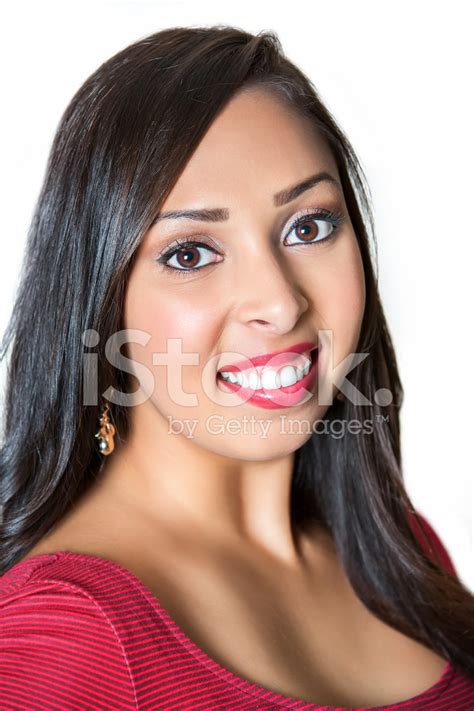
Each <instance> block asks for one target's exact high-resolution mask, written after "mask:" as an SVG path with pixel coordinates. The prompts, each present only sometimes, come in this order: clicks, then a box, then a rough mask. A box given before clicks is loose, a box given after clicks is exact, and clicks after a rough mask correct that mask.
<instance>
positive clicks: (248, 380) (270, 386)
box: [220, 353, 311, 390]
mask: <svg viewBox="0 0 474 711" xmlns="http://www.w3.org/2000/svg"><path fill="white" fill-rule="evenodd" d="M302 357H303V358H304V364H303V363H302V364H301V365H285V366H284V367H283V368H281V369H280V370H279V371H277V370H274V369H273V368H270V367H269V368H266V367H265V366H261V367H258V368H255V369H254V370H250V371H243V372H241V373H233V372H226V371H221V373H220V375H221V377H222V378H223V379H224V380H228V381H229V382H231V383H234V384H235V385H240V386H241V387H244V388H252V390H261V389H262V388H264V389H265V390H277V389H278V388H280V387H287V386H289V385H294V384H295V383H296V382H298V381H299V380H302V379H303V378H304V377H305V376H306V375H307V374H308V373H309V370H310V368H311V360H310V354H309V353H304V354H302Z"/></svg>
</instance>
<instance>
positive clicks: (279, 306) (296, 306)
mask: <svg viewBox="0 0 474 711" xmlns="http://www.w3.org/2000/svg"><path fill="white" fill-rule="evenodd" d="M257 251H258V252H259V254H258V257H257V254H256V253H254V254H253V255H252V259H247V260H246V261H245V264H241V265H240V266H239V269H240V273H239V275H238V277H236V279H235V281H234V289H231V292H230V293H231V294H233V296H234V299H235V310H234V313H235V314H236V316H237V320H238V321H239V322H240V323H241V324H242V325H244V326H247V327H251V328H253V329H255V330H260V331H262V332H266V333H269V334H270V333H274V334H284V333H287V332H291V331H292V330H293V329H294V327H295V325H296V324H297V323H298V320H299V319H300V318H301V315H302V314H303V313H304V312H305V311H306V310H307V309H308V306H309V302H308V300H307V299H306V297H305V296H304V294H303V291H302V288H301V285H300V284H298V281H297V279H296V278H295V275H294V274H292V273H291V271H290V270H289V267H288V265H287V264H284V263H283V264H281V263H280V262H279V260H278V258H277V256H276V255H275V254H274V253H273V252H272V251H270V252H269V253H265V254H263V253H262V251H261V250H257ZM237 282H238V284H237Z"/></svg>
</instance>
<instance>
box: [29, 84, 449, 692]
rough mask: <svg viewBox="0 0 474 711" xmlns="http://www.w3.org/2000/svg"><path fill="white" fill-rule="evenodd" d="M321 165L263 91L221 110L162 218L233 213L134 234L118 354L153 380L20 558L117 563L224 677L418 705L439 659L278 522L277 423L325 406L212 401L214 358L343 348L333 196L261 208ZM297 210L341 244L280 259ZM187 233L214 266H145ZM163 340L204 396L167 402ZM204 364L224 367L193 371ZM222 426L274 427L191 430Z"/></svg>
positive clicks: (321, 190) (284, 460) (300, 131)
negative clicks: (137, 242)
mask: <svg viewBox="0 0 474 711" xmlns="http://www.w3.org/2000/svg"><path fill="white" fill-rule="evenodd" d="M320 171H326V172H329V173H331V174H332V175H333V176H334V177H335V178H336V180H337V179H338V171H337V167H336V165H335V162H334V159H333V157H332V154H331V153H330V151H329V149H328V148H327V146H326V145H325V143H324V141H323V140H322V139H321V138H320V137H319V136H318V135H316V133H315V132H314V131H312V130H311V129H310V127H309V125H308V124H307V123H306V122H305V121H304V120H303V119H302V118H301V117H299V116H298V115H297V114H295V113H292V112H290V111H289V110H288V109H287V108H285V107H284V106H283V105H282V104H281V103H280V102H279V101H278V100H277V99H276V98H275V97H272V96H270V95H268V94H265V93H263V92H262V91H259V92H257V91H248V92H243V93H241V94H240V95H237V96H236V97H234V98H233V99H232V101H231V102H229V104H228V105H227V106H226V107H225V109H224V110H223V111H222V112H221V114H219V116H218V117H217V118H216V120H215V121H214V123H213V124H212V126H211V127H210V129H209V131H208V132H207V133H206V135H205V136H204V138H203V140H202V141H201V143H200V145H199V146H198V148H197V150H196V151H195V153H194V154H193V156H192V157H191V159H190V161H189V163H188V165H187V166H186V168H185V169H184V171H183V173H182V174H181V176H180V178H179V180H178V182H177V183H176V185H175V186H174V187H173V189H172V191H171V192H170V194H169V195H168V197H167V199H166V202H165V204H164V205H163V208H162V209H163V210H177V209H185V208H186V209H189V208H193V209H200V208H215V207H223V208H228V209H229V219H228V220H226V221H225V222H222V223H196V222H195V221H191V220H187V221H177V220H175V221H171V222H170V221H168V220H166V221H163V222H158V223H157V224H156V225H154V226H153V227H152V228H151V229H150V230H149V231H148V233H147V234H146V235H145V237H144V239H143V242H142V244H141V246H140V248H139V253H138V258H137V260H136V262H135V263H134V267H133V269H132V271H131V274H130V277H129V282H128V286H127V293H126V299H125V324H126V327H127V328H131V329H140V330H142V331H145V332H147V333H148V334H150V336H151V338H150V341H149V342H148V343H146V344H145V345H141V344H139V343H136V342H135V343H131V344H129V346H130V348H129V355H130V357H131V358H132V359H133V362H134V363H135V364H141V365H144V366H146V367H147V368H148V369H149V370H150V371H151V372H152V373H153V376H154V388H153V392H152V394H151V396H150V397H148V398H147V399H145V400H144V401H143V402H141V403H140V404H138V405H135V406H134V407H132V408H131V409H130V417H131V433H130V436H129V437H128V438H127V441H126V442H123V443H118V444H117V447H116V450H115V451H114V452H113V454H112V456H110V457H108V458H107V460H106V462H105V466H104V469H103V472H102V474H101V477H100V478H99V479H98V481H97V483H96V484H95V485H94V487H93V488H92V489H91V490H90V491H89V492H88V493H87V495H86V496H84V497H83V498H82V499H81V501H79V502H78V504H77V506H76V507H75V509H74V510H73V511H72V512H71V513H70V514H69V515H68V516H66V517H65V518H64V519H63V520H62V521H60V522H59V524H58V525H57V526H56V527H55V528H54V529H53V531H52V532H51V533H50V534H49V535H48V536H46V537H44V538H43V539H42V540H41V541H40V542H39V543H38V544H37V545H36V546H35V547H34V548H33V549H31V550H30V551H29V553H28V555H27V556H25V558H30V557H31V556H33V555H36V554H40V553H49V552H54V551H58V550H69V551H74V552H79V553H89V554H92V555H98V556H100V557H103V558H107V559H109V560H113V561H115V562H117V563H119V564H120V565H122V566H123V567H125V568H127V569H128V570H130V571H131V572H133V573H134V574H135V575H136V576H137V577H138V578H140V579H141V580H142V581H143V582H144V584H145V585H146V586H147V587H148V588H149V589H150V591H151V592H152V593H153V594H154V595H156V597H157V598H158V599H159V601H160V603H161V604H162V606H163V607H164V608H165V609H166V610H167V611H168V612H169V614H170V615H171V617H172V618H173V619H174V620H175V622H176V623H177V624H178V625H179V626H180V627H181V629H182V630H183V632H184V633H185V634H186V635H187V636H188V637H189V638H190V639H191V640H192V641H193V642H195V643H196V644H197V645H198V646H199V647H201V649H203V650H204V651H205V652H206V653H207V654H208V655H209V656H210V657H212V658H213V659H214V660H215V661H217V662H218V663H220V664H221V665H222V666H224V667H226V668H228V669H230V670H231V671H233V673H234V674H237V675H238V676H240V677H243V678H245V679H247V680H249V681H252V682H253V683H256V684H258V685H259V686H263V687H265V688H268V689H272V690H274V691H277V692H279V693H281V694H284V695H285V696H291V697H294V698H298V699H304V700H306V701H309V702H313V703H317V704H334V705H339V706H354V705H356V706H376V705H381V704H388V703H393V702H397V701H401V700H403V699H406V698H410V697H412V696H414V695H416V694H419V693H421V692H422V691H424V690H425V689H427V688H428V687H430V686H431V685H433V684H434V683H435V682H436V681H437V680H438V679H439V677H440V675H441V673H442V670H443V667H444V665H445V660H444V659H442V658H441V657H440V656H439V655H437V654H435V653H434V652H432V651H431V650H429V649H427V648H426V647H424V646H423V645H420V644H418V643H417V642H415V641H414V640H412V639H410V638H408V637H406V636H404V635H402V634H400V633H399V632H398V631H396V630H394V629H392V628H390V627H389V626H388V625H386V624H385V623H383V622H382V621H381V620H379V619H377V618H376V617H375V616H374V615H373V614H372V613H371V612H369V611H368V610H367V609H366V608H365V606H364V605H363V604H362V603H361V601H360V600H359V599H358V598H357V596H356V595H355V593H354V591H353V590H352V588H351V586H350V584H349V582H348V580H347V578H346V576H345V574H344V571H343V570H342V568H341V566H340V564H339V561H338V558H337V555H336V552H335V550H334V547H333V544H332V541H331V539H330V538H329V537H328V536H327V535H326V534H325V533H324V532H323V531H321V530H320V529H318V528H315V529H313V530H312V531H307V532H306V533H304V534H303V533H301V532H300V533H296V532H295V531H294V529H293V527H292V525H291V521H290V508H289V501H290V499H289V496H290V485H291V476H292V467H293V461H294V453H295V451H296V450H297V449H298V448H299V447H300V446H302V444H304V442H305V441H306V440H307V439H308V437H309V436H310V435H309V434H308V433H307V432H306V433H305V432H304V431H301V432H300V433H298V434H295V433H294V432H292V433H288V432H286V433H285V432H283V433H282V432H281V429H280V422H279V417H280V415H281V414H282V413H285V414H286V415H287V416H289V417H293V418H300V419H305V420H308V421H309V422H315V421H316V420H317V419H318V418H322V417H323V416H324V413H325V411H326V410H327V405H320V404H319V403H318V402H317V400H316V398H312V399H310V400H309V401H308V402H305V403H303V404H301V405H299V406H297V407H295V408H289V409H288V408H287V409H284V410H263V411H262V410H260V409H259V408H257V407H255V406H253V405H252V404H249V403H242V402H241V403H237V404H236V405H235V406H233V407H224V406H223V405H221V404H219V403H216V402H214V401H211V399H210V398H209V397H207V394H206V393H211V394H213V395H214V394H216V393H217V392H218V385H217V382H216V370H217V367H219V366H220V365H221V364H224V363H225V364H227V363H229V362H232V361H233V360H234V361H235V360H239V359H240V358H238V357H236V356H235V355H234V357H233V358H232V357H229V356H228V357H224V356H223V355H222V354H225V353H229V352H232V353H234V354H235V353H240V354H241V357H243V356H244V355H250V356H252V355H255V354H258V353H266V352H271V351H273V350H278V349H281V348H286V347H290V346H291V345H292V344H295V343H298V342H300V341H306V340H310V341H311V340H314V341H315V342H316V343H317V334H318V331H319V329H330V330H331V331H332V332H333V334H334V354H333V362H334V364H337V363H339V362H340V361H341V360H342V359H343V358H344V357H345V356H346V355H348V354H350V353H352V352H354V351H355V350H356V346H357V342H358V338H359V334H360V327H361V323H362V317H363V313H364V306H365V284H364V274H363V268H362V262H361V258H360V252H359V248H358V244H357V239H356V236H355V234H354V230H353V227H352V225H351V222H350V219H349V217H348V215H347V208H346V206H345V202H344V198H343V195H342V193H341V192H340V191H339V190H338V188H337V186H335V185H333V184H332V183H331V182H328V181H325V182H320V183H318V184H317V185H315V186H313V187H312V188H311V189H309V190H307V191H305V192H304V193H302V194H301V195H300V196H298V197H297V198H295V199H294V200H292V201H291V202H289V203H287V204H285V205H279V206H275V204H274V203H273V201H272V195H273V194H274V193H276V192H278V191H281V190H283V189H286V188H288V187H289V186H293V185H294V184H296V183H297V182H300V181H302V180H304V179H305V178H307V177H308V176H311V175H313V174H314V173H316V172H320ZM309 208H312V209H314V208H323V209H326V210H334V209H338V210H340V211H341V212H342V213H344V214H345V215H346V219H345V221H344V222H343V223H342V225H341V226H340V227H339V228H338V230H339V231H338V236H337V237H336V239H335V240H332V241H329V242H327V243H324V244H321V245H319V246H314V245H313V246H310V245H308V244H304V245H303V244H298V245H297V246H291V247H290V246H287V245H286V244H284V243H283V240H282V236H286V235H287V231H288V225H289V224H290V223H292V221H293V218H294V217H295V215H297V213H300V212H301V211H302V210H305V209H309ZM292 234H293V235H294V232H293V233H292ZM185 236H193V237H194V238H195V239H198V240H199V241H201V237H202V241H203V242H205V243H206V244H208V245H209V249H206V250H204V251H201V257H200V260H201V261H199V260H198V261H199V263H200V264H201V263H204V261H205V262H206V263H208V264H209V266H205V267H204V268H203V269H202V270H200V271H196V272H195V273H193V274H187V275H184V276H181V275H174V274H172V273H171V271H169V270H165V269H164V268H163V266H162V265H160V266H158V264H157V262H156V259H157V257H158V256H159V254H160V252H161V251H162V250H163V249H164V248H165V247H167V246H168V245H170V244H171V243H172V242H173V241H174V240H175V239H176V238H178V237H179V238H183V237H185ZM210 262H213V263H212V264H210ZM214 262H215V263H214ZM173 264H175V265H176V264H177V259H176V257H175V258H174V259H173ZM168 338H180V339H181V340H182V343H183V351H186V352H193V353H198V354H199V356H200V359H199V363H194V364H193V365H188V366H187V367H184V368H183V371H182V381H181V383H182V391H184V393H196V394H197V395H198V402H197V403H194V404H191V405H184V404H181V403H180V402H177V401H176V398H175V397H174V395H173V388H170V387H169V383H168V384H167V382H166V369H165V368H163V367H162V366H159V365H156V364H153V361H152V353H153V352H164V351H165V350H166V342H167V339H168ZM323 354H324V349H323V352H322V353H321V356H323ZM214 356H217V361H216V363H217V365H215V366H214V368H213V369H212V368H211V369H210V370H208V371H204V366H205V365H206V363H207V362H208V360H209V359H211V358H213V357H214ZM325 363H326V362H325V361H324V360H323V361H322V363H321V377H322V378H323V377H325V372H326V371H325V367H326V366H325ZM204 384H205V386H206V388H207V390H206V389H205V388H204ZM112 407H113V406H112ZM216 415H219V416H222V418H223V421H224V422H228V421H229V420H231V419H232V420H235V419H237V420H239V419H240V418H242V417H243V416H244V415H247V416H248V417H250V416H252V415H253V416H255V417H260V418H263V419H265V420H268V421H270V425H271V427H270V428H269V431H268V433H267V436H266V437H262V436H261V435H259V434H255V433H250V434H249V433H247V432H239V433H238V434H237V435H235V434H232V433H231V432H230V431H227V430H225V431H224V432H223V433H220V434H215V433H212V432H209V431H208V430H207V429H206V427H205V425H204V423H205V422H206V419H207V418H209V417H210V416H216ZM168 417H172V418H173V419H174V420H176V421H178V420H184V419H186V418H188V419H194V420H196V421H197V423H198V424H197V427H196V429H195V431H194V434H193V437H186V436H185V435H184V434H182V433H181V434H170V432H169V428H168V426H169V422H168V420H167V418H168ZM328 476H330V473H328Z"/></svg>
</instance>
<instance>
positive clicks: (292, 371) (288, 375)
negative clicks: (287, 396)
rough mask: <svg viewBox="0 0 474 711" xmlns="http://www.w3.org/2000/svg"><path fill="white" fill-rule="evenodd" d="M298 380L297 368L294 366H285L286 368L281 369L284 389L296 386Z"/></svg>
mask: <svg viewBox="0 0 474 711" xmlns="http://www.w3.org/2000/svg"><path fill="white" fill-rule="evenodd" d="M296 378H297V374H296V368H294V367H293V366H292V365H285V367H284V368H282V369H281V373H280V381H281V386H282V387H283V388H286V387H287V386H288V385H294V384H295V383H296Z"/></svg>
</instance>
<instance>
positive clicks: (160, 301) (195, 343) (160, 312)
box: [124, 273, 218, 383]
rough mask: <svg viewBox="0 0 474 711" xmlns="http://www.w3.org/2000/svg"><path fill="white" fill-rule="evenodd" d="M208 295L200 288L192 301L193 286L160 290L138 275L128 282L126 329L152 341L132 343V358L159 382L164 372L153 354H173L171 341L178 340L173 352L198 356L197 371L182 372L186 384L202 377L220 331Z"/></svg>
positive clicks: (190, 368)
mask: <svg viewBox="0 0 474 711" xmlns="http://www.w3.org/2000/svg"><path fill="white" fill-rule="evenodd" d="M183 281H185V278H183ZM207 293H208V292H207V291H206V289H202V287H201V288H200V289H199V290H196V294H194V296H193V298H190V285H185V284H183V288H182V289H181V288H179V285H175V286H173V287H171V288H167V286H161V285H160V286H157V284H156V283H149V282H148V281H147V279H146V278H141V277H140V275H139V274H138V273H137V274H136V275H134V276H133V277H131V278H130V279H129V282H128V287H127V292H126V297H125V311H124V319H125V328H128V329H138V330H140V331H142V332H144V334H146V335H147V337H149V340H148V342H147V343H146V344H145V345H141V344H140V343H137V342H133V341H130V342H129V343H128V353H129V357H130V358H131V359H132V360H134V361H137V362H139V363H142V364H144V365H146V366H147V367H148V368H149V369H150V370H151V371H153V372H154V375H155V380H156V382H158V381H160V382H162V381H163V382H164V380H165V368H163V367H162V366H160V367H158V366H153V353H165V352H167V351H168V350H170V351H171V348H172V345H171V344H169V346H168V339H177V341H178V343H177V345H173V348H176V349H177V350H179V349H181V350H182V351H183V352H186V353H193V354H197V355H198V356H199V361H198V362H196V366H195V367H194V366H191V367H184V368H183V370H182V376H183V383H184V382H186V380H188V379H189V380H188V382H190V381H191V380H192V379H193V378H196V377H199V371H200V370H201V368H202V367H203V366H204V365H205V361H203V358H204V356H205V355H206V354H207V353H211V352H212V349H213V344H215V340H214V338H215V337H216V334H215V332H217V331H218V328H217V327H216V328H215V329H214V328H213V322H214V321H215V320H216V309H215V304H216V302H215V299H209V298H206V294H207ZM142 338H143V340H145V338H144V337H143V336H142Z"/></svg>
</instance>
